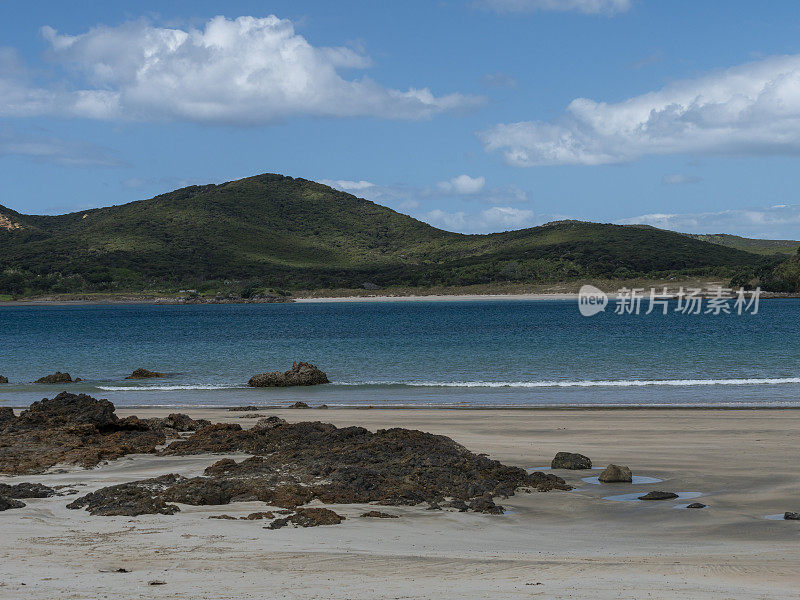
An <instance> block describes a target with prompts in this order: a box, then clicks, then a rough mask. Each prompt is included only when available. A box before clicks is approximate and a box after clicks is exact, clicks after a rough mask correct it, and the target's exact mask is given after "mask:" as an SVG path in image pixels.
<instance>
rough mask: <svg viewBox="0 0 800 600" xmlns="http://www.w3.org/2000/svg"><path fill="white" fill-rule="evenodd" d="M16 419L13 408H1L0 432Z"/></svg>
mask: <svg viewBox="0 0 800 600" xmlns="http://www.w3.org/2000/svg"><path fill="white" fill-rule="evenodd" d="M16 418H17V417H16V416H15V415H14V409H13V408H11V407H10V406H0V430H2V429H3V428H4V427H5V426H6V424H8V423H10V422H11V421H13V420H14V419H16Z"/></svg>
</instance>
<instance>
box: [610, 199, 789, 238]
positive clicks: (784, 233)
mask: <svg viewBox="0 0 800 600" xmlns="http://www.w3.org/2000/svg"><path fill="white" fill-rule="evenodd" d="M620 223H623V224H645V225H652V226H654V227H660V228H662V229H671V230H673V231H681V232H684V233H732V234H735V235H741V236H745V237H756V238H773V239H797V238H798V237H800V236H798V231H800V205H798V204H795V205H788V204H779V205H775V206H770V207H767V208H743V209H730V210H723V211H719V212H705V213H686V214H676V213H672V214H670V213H655V214H648V215H640V216H638V217H631V218H629V219H623V220H621V221H620Z"/></svg>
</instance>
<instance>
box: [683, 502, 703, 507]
mask: <svg viewBox="0 0 800 600" xmlns="http://www.w3.org/2000/svg"><path fill="white" fill-rule="evenodd" d="M705 507H706V505H705V504H703V503H702V502H692V503H691V504H689V505H688V506H687V507H686V508H705Z"/></svg>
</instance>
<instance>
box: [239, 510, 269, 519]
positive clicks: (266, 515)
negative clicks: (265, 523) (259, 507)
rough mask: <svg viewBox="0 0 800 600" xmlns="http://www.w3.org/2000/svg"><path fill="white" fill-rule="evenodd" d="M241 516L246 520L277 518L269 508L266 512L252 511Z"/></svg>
mask: <svg viewBox="0 0 800 600" xmlns="http://www.w3.org/2000/svg"><path fill="white" fill-rule="evenodd" d="M239 518H240V519H242V520H244V521H259V520H261V519H274V518H275V514H274V513H273V512H272V511H269V510H268V511H266V512H254V513H250V514H249V515H247V516H246V517H239Z"/></svg>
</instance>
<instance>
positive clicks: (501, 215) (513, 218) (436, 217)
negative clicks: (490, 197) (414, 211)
mask: <svg viewBox="0 0 800 600" xmlns="http://www.w3.org/2000/svg"><path fill="white" fill-rule="evenodd" d="M421 218H422V220H424V221H426V222H428V223H430V224H431V225H433V226H434V227H439V228H440V229H447V230H449V231H458V232H461V233H490V232H496V231H509V230H512V229H522V228H523V227H531V226H533V225H534V224H535V215H534V212H533V211H532V210H526V209H521V208H514V207H511V206H492V207H491V208H487V209H485V210H482V211H479V212H476V213H466V212H463V211H457V212H447V211H445V210H441V209H434V210H432V211H429V212H427V213H425V214H424V215H422V217H421Z"/></svg>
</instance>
